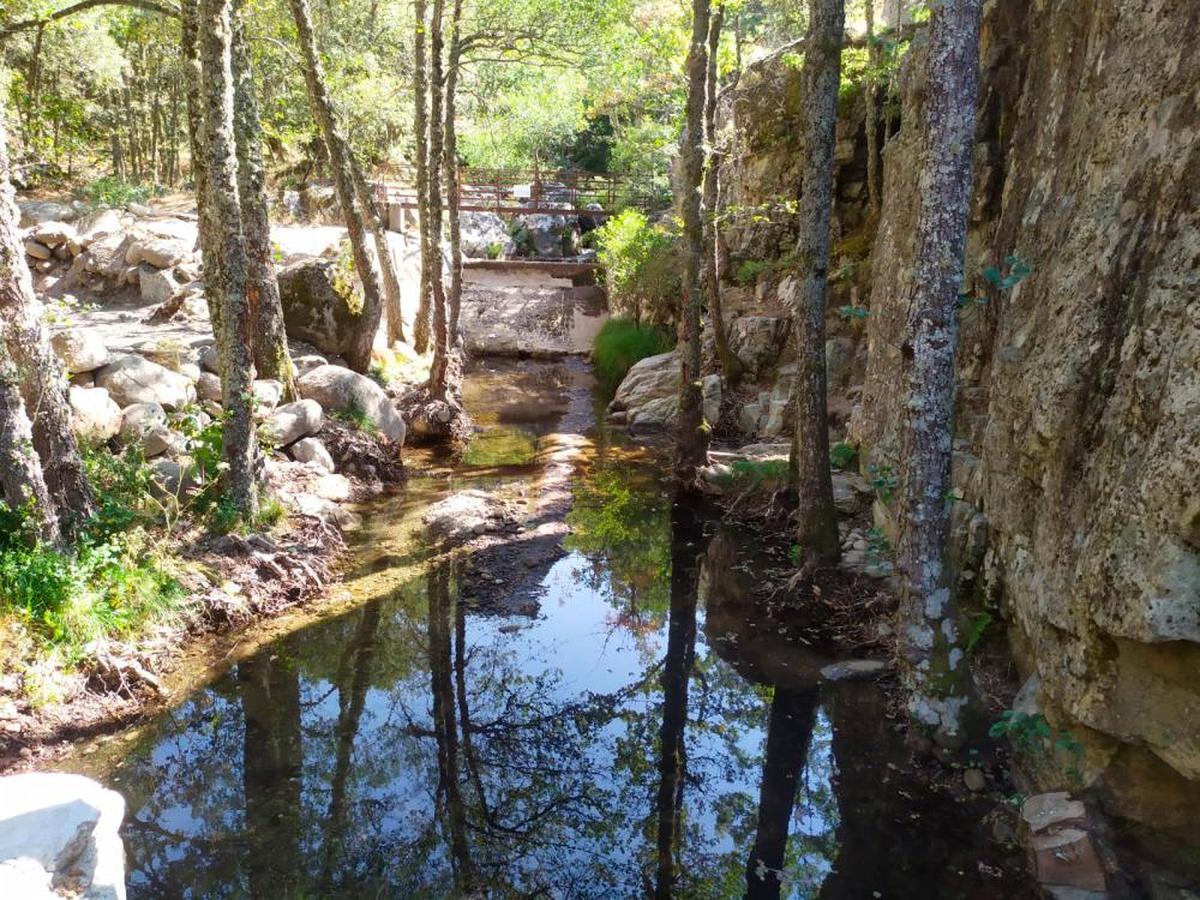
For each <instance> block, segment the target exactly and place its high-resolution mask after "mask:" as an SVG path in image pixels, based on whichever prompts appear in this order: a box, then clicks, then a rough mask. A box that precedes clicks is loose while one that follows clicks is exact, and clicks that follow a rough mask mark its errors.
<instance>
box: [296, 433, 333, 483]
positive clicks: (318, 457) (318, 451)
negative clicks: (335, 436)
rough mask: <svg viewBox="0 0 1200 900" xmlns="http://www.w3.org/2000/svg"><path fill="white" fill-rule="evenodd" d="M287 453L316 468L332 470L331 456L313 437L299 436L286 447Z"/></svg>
mask: <svg viewBox="0 0 1200 900" xmlns="http://www.w3.org/2000/svg"><path fill="white" fill-rule="evenodd" d="M288 454H289V455H290V456H291V457H292V459H294V460H295V461H296V462H299V463H308V465H310V466H314V467H315V468H317V469H318V470H320V471H322V472H325V473H327V474H328V473H330V472H332V471H333V470H334V468H335V466H334V464H333V457H332V456H330V455H329V451H328V450H326V449H325V445H324V444H322V443H321V442H320V441H319V440H317V439H316V438H314V437H306V438H301V439H300V440H298V441H296V443H294V444H292V446H290V447H288Z"/></svg>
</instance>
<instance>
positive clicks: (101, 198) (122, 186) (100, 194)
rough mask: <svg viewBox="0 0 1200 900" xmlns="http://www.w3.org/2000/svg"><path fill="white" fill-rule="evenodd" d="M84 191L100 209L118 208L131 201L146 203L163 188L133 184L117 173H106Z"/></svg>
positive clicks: (89, 199)
mask: <svg viewBox="0 0 1200 900" xmlns="http://www.w3.org/2000/svg"><path fill="white" fill-rule="evenodd" d="M83 193H84V195H85V196H86V197H87V198H88V201H89V202H90V203H91V204H92V206H94V207H96V208H98V209H105V208H112V209H116V208H120V207H124V206H128V205H129V204H130V203H145V202H146V201H147V200H149V199H150V198H151V197H154V196H157V195H158V194H160V193H162V189H161V188H159V187H158V186H157V185H150V184H131V183H130V182H128V181H123V180H122V179H120V178H117V177H116V176H115V175H105V176H104V177H103V178H97V179H96V180H95V181H93V182H92V183H91V184H89V185H87V187H85V188H84V189H83Z"/></svg>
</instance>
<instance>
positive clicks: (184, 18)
mask: <svg viewBox="0 0 1200 900" xmlns="http://www.w3.org/2000/svg"><path fill="white" fill-rule="evenodd" d="M197 2H198V0H182V2H181V4H180V11H179V13H180V29H179V34H180V51H181V53H182V55H183V66H184V79H183V83H184V85H185V87H184V101H185V104H186V106H187V130H188V153H189V154H190V155H191V160H190V167H191V170H192V187H193V189H194V190H195V193H196V214H197V219H198V221H197V229H196V231H197V240H198V242H199V244H200V250H201V253H202V254H203V257H204V259H205V260H206V261H207V260H208V259H209V258H210V257H211V255H212V254H214V253H216V248H214V247H211V246H209V245H208V239H209V237H210V236H211V235H214V234H216V233H217V232H218V231H219V230H220V226H219V224H217V223H215V222H214V221H213V218H212V214H211V211H210V210H209V207H208V203H207V202H206V200H205V198H206V197H207V196H208V162H207V159H206V151H205V148H204V101H203V98H202V97H201V96H200V48H199V46H198V44H197V41H198V32H199V28H200V8H199V6H197ZM114 134H115V132H114ZM208 318H209V320H210V321H211V322H212V328H213V335H214V336H216V335H218V334H220V333H221V308H220V306H219V305H218V304H217V303H215V302H213V303H209V304H208Z"/></svg>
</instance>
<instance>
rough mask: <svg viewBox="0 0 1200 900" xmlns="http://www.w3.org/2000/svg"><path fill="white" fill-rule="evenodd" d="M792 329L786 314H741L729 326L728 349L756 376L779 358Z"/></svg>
mask: <svg viewBox="0 0 1200 900" xmlns="http://www.w3.org/2000/svg"><path fill="white" fill-rule="evenodd" d="M781 290H782V288H781ZM791 330H792V328H791V319H789V318H788V317H787V316H740V317H739V318H736V319H734V320H733V322H732V323H731V324H730V326H729V349H731V350H732V351H733V352H734V354H735V355H736V356H737V358H738V359H739V360H741V362H742V364H743V365H744V366H745V367H746V369H747V371H748V372H749V373H750V375H752V376H755V377H757V376H759V375H762V374H763V373H765V372H766V371H767V370H769V369H771V368H773V367H774V366H775V364H776V363H777V362H779V357H780V355H781V354H782V353H783V350H784V347H786V346H787V339H788V335H789V334H790V333H791Z"/></svg>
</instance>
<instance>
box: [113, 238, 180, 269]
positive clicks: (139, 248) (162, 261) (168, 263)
mask: <svg viewBox="0 0 1200 900" xmlns="http://www.w3.org/2000/svg"><path fill="white" fill-rule="evenodd" d="M191 256H192V249H191V247H189V246H188V245H187V244H185V243H184V242H183V241H179V240H174V239H172V238H166V237H149V238H138V239H136V240H134V241H133V242H132V243H131V244H130V245H129V247H128V248H127V249H126V251H125V264H126V265H128V266H136V265H137V264H138V263H143V262H144V263H149V264H150V265H152V266H154V267H155V268H156V269H173V268H175V266H177V265H179V264H180V263H182V262H186V261H187V260H189V259H191Z"/></svg>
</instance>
